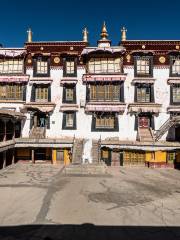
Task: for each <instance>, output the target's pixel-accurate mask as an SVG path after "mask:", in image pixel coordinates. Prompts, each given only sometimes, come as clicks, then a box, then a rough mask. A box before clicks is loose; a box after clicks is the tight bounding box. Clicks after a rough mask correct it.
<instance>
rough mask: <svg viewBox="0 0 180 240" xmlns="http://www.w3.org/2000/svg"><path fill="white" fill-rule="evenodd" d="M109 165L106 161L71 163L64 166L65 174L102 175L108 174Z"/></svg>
mask: <svg viewBox="0 0 180 240" xmlns="http://www.w3.org/2000/svg"><path fill="white" fill-rule="evenodd" d="M107 172H108V167H107V166H106V165H105V164H104V163H100V164H94V163H90V164H71V165H68V166H66V167H65V168H64V171H63V173H64V174H72V175H101V174H107Z"/></svg>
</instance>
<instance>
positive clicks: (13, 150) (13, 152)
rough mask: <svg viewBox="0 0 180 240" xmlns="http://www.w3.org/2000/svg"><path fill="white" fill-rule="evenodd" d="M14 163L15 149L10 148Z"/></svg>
mask: <svg viewBox="0 0 180 240" xmlns="http://www.w3.org/2000/svg"><path fill="white" fill-rule="evenodd" d="M14 163H15V149H12V164H14Z"/></svg>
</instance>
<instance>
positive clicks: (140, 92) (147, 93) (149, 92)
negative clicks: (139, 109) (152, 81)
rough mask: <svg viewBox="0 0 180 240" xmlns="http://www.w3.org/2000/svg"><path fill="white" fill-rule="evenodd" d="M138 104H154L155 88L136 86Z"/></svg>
mask: <svg viewBox="0 0 180 240" xmlns="http://www.w3.org/2000/svg"><path fill="white" fill-rule="evenodd" d="M135 96H136V99H135V101H136V102H142V103H143V102H154V99H153V98H154V96H153V86H152V85H139V86H136V93H135Z"/></svg>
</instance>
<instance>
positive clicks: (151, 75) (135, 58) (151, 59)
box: [134, 55, 153, 78]
mask: <svg viewBox="0 0 180 240" xmlns="http://www.w3.org/2000/svg"><path fill="white" fill-rule="evenodd" d="M142 58H144V59H149V74H144V75H143V74H138V72H137V60H140V59H142ZM134 77H143V78H146V77H153V56H147V55H144V56H139V55H138V56H134Z"/></svg>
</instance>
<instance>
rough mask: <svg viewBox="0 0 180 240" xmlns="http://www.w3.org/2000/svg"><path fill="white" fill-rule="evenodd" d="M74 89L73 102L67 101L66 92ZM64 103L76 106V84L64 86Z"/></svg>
mask: <svg viewBox="0 0 180 240" xmlns="http://www.w3.org/2000/svg"><path fill="white" fill-rule="evenodd" d="M68 88H69V89H73V100H72V101H71V100H67V99H66V90H67V89H68ZM62 103H74V104H76V85H75V84H66V85H64V86H63V98H62Z"/></svg>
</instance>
